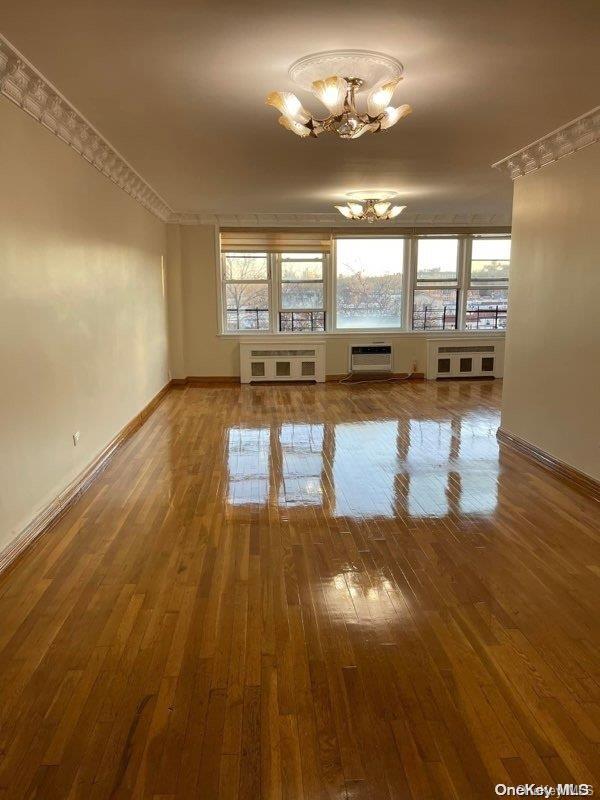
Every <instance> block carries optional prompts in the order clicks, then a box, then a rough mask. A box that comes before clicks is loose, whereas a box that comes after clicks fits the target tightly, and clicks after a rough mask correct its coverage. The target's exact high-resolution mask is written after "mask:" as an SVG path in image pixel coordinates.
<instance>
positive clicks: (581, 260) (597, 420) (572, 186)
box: [502, 144, 600, 479]
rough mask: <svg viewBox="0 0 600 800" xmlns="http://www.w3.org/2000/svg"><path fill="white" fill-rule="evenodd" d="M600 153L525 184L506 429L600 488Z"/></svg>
mask: <svg viewBox="0 0 600 800" xmlns="http://www.w3.org/2000/svg"><path fill="white" fill-rule="evenodd" d="M599 176H600V145H598V144H596V145H592V146H590V147H588V148H586V149H585V150H581V151H580V152H578V153H575V154H574V155H571V156H568V157H566V158H563V159H561V160H560V161H557V162H556V163H555V164H552V165H551V166H548V167H545V168H544V169H541V170H539V171H538V172H534V173H531V174H530V175H527V176H525V177H522V178H518V179H517V180H516V181H515V196H514V205H513V238H512V264H511V280H510V290H509V291H510V296H509V308H510V311H509V329H508V335H507V339H506V355H505V365H504V399H503V411H502V427H503V428H504V429H505V430H506V431H508V432H509V433H512V434H515V435H516V436H519V437H520V438H522V439H525V440H526V441H528V442H530V443H531V444H534V445H535V446H537V447H539V448H541V449H542V450H544V451H546V452H547V453H549V454H550V455H552V456H554V457H555V458H558V459H559V460H561V461H563V462H565V463H566V464H569V465H571V466H573V467H575V468H577V469H579V470H580V471H582V472H584V473H586V474H587V475H591V476H592V477H594V478H597V479H600V224H599V212H598V209H599V208H600V180H599Z"/></svg>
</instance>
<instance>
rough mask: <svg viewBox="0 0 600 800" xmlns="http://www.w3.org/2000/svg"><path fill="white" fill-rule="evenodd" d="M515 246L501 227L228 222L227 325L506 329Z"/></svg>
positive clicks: (224, 244) (315, 329)
mask: <svg viewBox="0 0 600 800" xmlns="http://www.w3.org/2000/svg"><path fill="white" fill-rule="evenodd" d="M333 241H335V249H334V251H333V252H332V251H331V244H332V242H333ZM510 250H511V240H510V235H508V234H498V233H490V234H485V233H482V234H479V233H475V234H473V233H455V234H450V233H444V234H440V233H434V234H433V235H432V234H422V235H417V234H414V233H412V232H410V233H409V232H407V233H406V234H405V235H404V236H399V235H394V234H392V235H390V236H383V235H381V234H379V235H373V236H368V235H367V234H363V233H360V234H359V235H354V236H352V235H341V236H339V237H334V236H333V235H332V234H331V233H330V232H329V231H327V230H325V229H319V228H315V229H312V230H302V229H299V230H282V229H277V228H275V229H270V230H268V229H259V228H255V229H250V230H244V229H238V228H231V229H224V230H223V231H221V281H220V285H221V298H220V302H221V308H222V331H223V332H224V333H235V334H250V335H252V334H255V333H271V334H273V333H277V334H279V333H281V334H292V333H293V334H299V335H302V334H320V333H324V332H335V331H338V332H344V331H347V332H351V331H369V332H373V333H375V332H378V331H382V332H385V331H388V332H391V331H401V330H404V331H406V330H413V331H417V332H418V331H425V332H427V331H454V330H456V331H458V330H462V331H481V332H488V331H503V330H504V329H505V328H506V320H507V309H508V280H509V272H510Z"/></svg>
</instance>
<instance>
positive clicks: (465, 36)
mask: <svg viewBox="0 0 600 800" xmlns="http://www.w3.org/2000/svg"><path fill="white" fill-rule="evenodd" d="M0 29H1V32H2V33H3V34H4V35H5V36H6V37H7V38H8V39H9V40H10V41H11V42H12V44H13V45H14V46H15V47H17V48H18V49H19V50H21V52H22V53H23V54H24V55H25V56H26V57H27V58H28V59H29V60H30V61H31V62H32V63H33V64H34V65H35V66H36V67H37V68H38V69H39V70H40V71H41V72H42V73H43V74H44V76H45V77H46V78H48V79H49V80H50V81H52V82H53V83H54V84H55V85H56V86H57V87H58V88H59V89H60V90H61V91H62V92H63V94H64V95H65V96H66V97H67V98H68V100H70V101H71V103H73V104H74V105H75V106H76V107H77V108H78V109H79V110H80V111H81V112H82V113H83V114H84V115H85V116H86V117H87V118H88V119H89V120H90V122H92V123H93V124H94V125H95V127H96V128H97V129H98V130H99V131H100V132H101V133H102V134H103V135H104V136H105V137H106V138H107V139H108V141H109V142H110V143H111V144H112V145H113V146H115V147H116V148H117V149H118V150H119V151H120V152H121V153H122V154H123V155H124V156H125V157H126V158H127V159H128V160H129V161H130V163H131V164H132V165H133V166H134V167H135V168H136V169H137V170H138V171H139V172H140V173H141V175H142V176H143V177H144V178H145V179H146V180H147V181H148V182H149V183H150V184H151V185H152V186H153V187H154V189H155V190H156V191H158V192H159V193H160V194H161V195H162V196H163V197H164V198H165V200H166V201H167V202H168V204H169V205H170V206H171V207H172V208H173V209H175V210H176V211H194V212H199V213H217V214H244V213H286V212H289V213H311V214H312V213H323V212H330V211H331V206H332V203H334V202H339V201H340V200H341V199H343V195H344V193H345V192H347V191H351V190H356V189H361V188H369V187H383V188H389V187H391V188H395V189H398V191H399V193H400V197H401V199H402V202H404V203H406V205H407V206H408V209H407V210H409V211H410V212H411V213H413V214H415V213H417V214H418V213H423V214H427V215H430V214H442V215H448V214H461V215H464V214H466V215H471V214H483V215H486V216H491V215H494V217H495V219H496V220H497V221H498V222H499V223H502V222H506V221H507V220H508V218H509V215H510V204H511V196H512V186H511V182H510V180H509V178H508V177H507V176H506V175H504V174H501V173H499V172H497V171H496V170H493V169H491V168H490V166H489V165H490V164H491V163H492V162H494V161H497V160H498V159H500V158H502V157H504V156H506V155H508V154H509V153H511V152H513V151H514V150H517V149H519V148H520V147H522V146H524V145H526V144H528V143H529V142H531V141H532V140H534V139H537V138H538V137H540V136H542V135H544V134H545V133H547V132H549V131H551V130H552V129H554V128H556V127H558V126H560V125H562V124H564V123H566V122H568V121H569V120H571V119H573V118H574V117H577V116H579V115H580V114H583V113H584V112H586V111H588V110H589V109H590V108H592V107H593V106H595V105H597V104H598V78H599V76H600V55H599V52H600V48H598V41H599V37H600V3H599V2H598V0H570V2H568V3H565V2H564V0H560V2H557V1H556V0H501V1H496V0H483V1H482V0H453V2H452V3H450V2H448V0H381V2H377V3H375V2H373V0H371V2H365V0H363V1H362V2H356V1H355V0H294V1H293V2H292V1H291V0H280V2H266V1H265V0H254V2H251V3H248V2H241V0H232V1H231V2H226V1H222V2H215V3H211V4H208V3H205V2H201V0H196V1H195V2H192V1H191V0H161V1H160V2H159V0H102V1H101V0H94V1H93V2H92V1H91V0H53V2H52V3H48V2H47V0H29V1H28V2H23V3H13V4H6V5H5V7H4V8H3V10H2V16H1V18H0ZM334 48H344V49H346V48H364V49H370V50H376V51H380V52H384V53H387V54H389V55H392V56H395V57H396V58H398V59H400V61H402V62H403V64H404V67H405V80H404V81H403V82H402V83H401V84H400V87H399V88H398V90H397V92H396V94H395V96H394V99H395V101H396V103H395V104H400V103H410V104H411V105H412V106H413V114H412V116H410V117H408V118H407V119H404V120H401V121H400V122H399V123H398V124H397V125H396V126H395V127H393V128H392V129H390V130H389V131H387V132H385V133H381V134H376V135H367V136H364V137H363V138H361V139H359V140H357V141H341V140H337V139H334V138H333V137H331V138H330V137H322V138H320V139H318V140H313V139H311V140H301V139H299V138H298V137H296V136H294V135H293V134H291V133H289V132H288V131H285V130H284V129H283V128H281V127H280V126H279V125H278V124H277V114H276V112H275V111H274V110H273V109H272V108H268V107H267V106H265V104H264V98H265V96H266V94H267V93H268V92H269V91H271V90H272V89H280V90H282V89H288V90H296V91H298V90H297V87H295V86H294V85H293V84H292V83H291V81H290V80H289V78H288V76H287V70H288V67H289V65H290V64H291V63H292V62H293V61H295V60H296V59H297V58H299V57H301V56H303V55H306V54H308V53H312V52H316V51H320V50H329V49H334ZM298 94H299V95H300V96H301V99H302V100H303V102H304V103H305V105H306V106H308V107H309V108H311V109H313V110H314V111H315V112H317V111H321V109H320V108H319V104H318V101H316V100H315V99H314V98H313V99H312V100H311V98H310V95H308V94H306V93H302V91H298ZM323 115H324V114H323Z"/></svg>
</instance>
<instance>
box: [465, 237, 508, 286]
mask: <svg viewBox="0 0 600 800" xmlns="http://www.w3.org/2000/svg"><path fill="white" fill-rule="evenodd" d="M509 267H510V239H506V238H503V239H493V238H489V239H488V238H485V239H473V249H472V253H471V280H472V281H506V280H508V271H509Z"/></svg>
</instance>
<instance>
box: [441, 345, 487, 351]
mask: <svg viewBox="0 0 600 800" xmlns="http://www.w3.org/2000/svg"><path fill="white" fill-rule="evenodd" d="M493 352H494V345H493V344H491V345H481V346H479V347H478V346H476V345H472V344H471V345H465V346H464V347H438V353H493Z"/></svg>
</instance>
